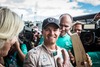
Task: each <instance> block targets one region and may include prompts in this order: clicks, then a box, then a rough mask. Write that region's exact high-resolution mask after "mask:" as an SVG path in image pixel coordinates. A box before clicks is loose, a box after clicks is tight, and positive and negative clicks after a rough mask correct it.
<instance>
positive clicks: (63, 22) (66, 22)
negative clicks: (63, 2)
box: [60, 16, 72, 36]
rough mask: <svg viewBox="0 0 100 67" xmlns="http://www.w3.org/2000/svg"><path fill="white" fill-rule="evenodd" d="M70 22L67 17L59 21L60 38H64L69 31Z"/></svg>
mask: <svg viewBox="0 0 100 67" xmlns="http://www.w3.org/2000/svg"><path fill="white" fill-rule="evenodd" d="M71 24H72V20H71V18H70V17H69V16H64V17H63V18H62V19H61V21H60V26H61V34H60V35H61V36H64V35H65V34H66V33H67V32H68V31H70V28H71Z"/></svg>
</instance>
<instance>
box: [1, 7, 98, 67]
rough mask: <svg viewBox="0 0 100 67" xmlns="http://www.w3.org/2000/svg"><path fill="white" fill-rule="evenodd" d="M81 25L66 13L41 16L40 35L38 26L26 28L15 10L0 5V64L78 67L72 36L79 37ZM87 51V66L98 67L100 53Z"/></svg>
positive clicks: (10, 65) (31, 66) (14, 66)
mask: <svg viewBox="0 0 100 67" xmlns="http://www.w3.org/2000/svg"><path fill="white" fill-rule="evenodd" d="M82 25H84V22H81V21H76V22H74V21H73V17H72V16H71V15H70V14H67V13H66V14H62V15H61V16H60V17H59V19H56V18H53V17H48V18H46V19H44V20H43V23H42V31H41V34H40V33H39V31H38V28H37V26H34V27H33V29H31V31H28V30H25V25H24V22H23V21H22V19H21V18H20V17H19V16H18V15H17V14H16V13H14V12H12V11H11V10H10V9H8V8H6V7H0V67H77V64H76V63H75V57H74V51H73V43H72V39H71V35H72V34H73V33H77V34H78V35H79V36H80V34H81V32H82V30H83V29H82ZM87 54H88V55H89V56H87V58H88V61H89V65H90V66H93V67H99V66H100V62H99V61H100V58H99V57H100V55H99V54H100V52H99V51H96V52H88V53H87ZM87 54H86V55H87ZM85 62H86V61H84V63H85ZM83 65H84V64H83Z"/></svg>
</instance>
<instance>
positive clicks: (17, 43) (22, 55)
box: [14, 41, 26, 61]
mask: <svg viewBox="0 0 100 67" xmlns="http://www.w3.org/2000/svg"><path fill="white" fill-rule="evenodd" d="M14 45H15V47H16V49H17V51H18V56H19V58H20V59H21V61H24V59H25V56H26V55H25V54H24V53H23V52H22V50H21V48H20V43H19V42H18V41H16V42H15V44H14Z"/></svg>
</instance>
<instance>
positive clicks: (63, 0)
mask: <svg viewBox="0 0 100 67" xmlns="http://www.w3.org/2000/svg"><path fill="white" fill-rule="evenodd" d="M69 1H70V0H0V5H1V6H7V7H9V8H10V9H12V10H13V11H14V12H16V13H17V14H18V15H19V16H21V15H22V14H23V20H31V21H34V18H35V17H36V18H38V17H39V20H40V17H50V16H53V17H54V16H57V17H59V15H61V14H62V13H69V14H71V15H72V16H78V15H84V14H87V13H85V12H84V11H86V10H85V9H80V7H81V6H79V5H78V2H69ZM77 1H80V2H87V3H92V1H94V0H77ZM95 2H96V1H95ZM93 3H94V2H93ZM97 3H100V2H99V0H98V2H97ZM97 3H95V4H97Z"/></svg>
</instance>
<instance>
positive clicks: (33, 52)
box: [28, 45, 42, 54]
mask: <svg viewBox="0 0 100 67" xmlns="http://www.w3.org/2000/svg"><path fill="white" fill-rule="evenodd" d="M41 49H42V46H41V45H39V46H37V47H34V48H33V49H31V50H30V51H29V52H28V54H38V53H39V52H40V51H41Z"/></svg>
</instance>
